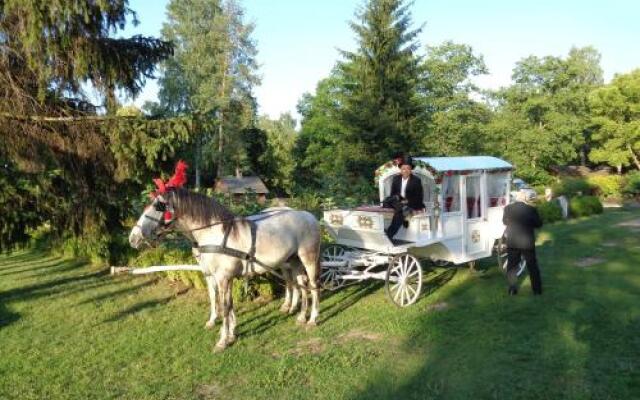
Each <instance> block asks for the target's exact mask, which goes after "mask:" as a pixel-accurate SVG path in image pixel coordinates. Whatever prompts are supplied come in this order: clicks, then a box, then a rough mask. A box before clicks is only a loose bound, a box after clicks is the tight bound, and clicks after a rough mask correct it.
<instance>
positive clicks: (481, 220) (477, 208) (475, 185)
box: [462, 175, 486, 255]
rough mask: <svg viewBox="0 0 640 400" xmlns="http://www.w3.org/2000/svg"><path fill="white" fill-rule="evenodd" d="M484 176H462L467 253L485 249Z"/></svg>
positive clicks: (465, 247) (465, 246)
mask: <svg viewBox="0 0 640 400" xmlns="http://www.w3.org/2000/svg"><path fill="white" fill-rule="evenodd" d="M483 181H484V177H483V176H481V175H467V176H465V177H464V183H465V184H464V186H463V189H464V191H465V192H464V193H463V199H465V200H466V201H465V200H463V202H462V206H463V207H464V211H463V215H464V217H465V218H464V221H465V222H464V228H463V229H464V249H465V253H466V254H467V255H470V254H474V253H479V252H483V251H485V243H486V238H485V237H484V235H485V234H486V226H485V225H486V221H485V220H486V218H485V213H486V207H485V204H484V198H485V196H484V186H485V185H484V184H483Z"/></svg>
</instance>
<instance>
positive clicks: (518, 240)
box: [502, 192, 542, 295]
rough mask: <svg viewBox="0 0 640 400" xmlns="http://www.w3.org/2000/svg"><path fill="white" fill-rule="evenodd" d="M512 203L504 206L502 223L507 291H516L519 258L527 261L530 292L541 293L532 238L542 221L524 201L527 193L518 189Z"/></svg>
mask: <svg viewBox="0 0 640 400" xmlns="http://www.w3.org/2000/svg"><path fill="white" fill-rule="evenodd" d="M516 200H517V201H516V202H515V203H512V204H509V205H508V206H506V207H505V208H504V214H503V216H502V223H504V224H505V225H506V226H507V231H506V233H505V235H506V237H507V279H508V280H509V294H510V295H515V294H517V293H518V287H517V281H518V276H517V269H518V268H517V266H518V264H519V263H520V257H524V259H525V261H526V262H527V270H528V271H529V279H530V280H531V289H532V290H533V294H535V295H539V294H542V281H541V279H540V270H539V269H538V260H537V259H536V240H535V236H534V229H536V228H540V227H541V226H542V220H541V219H540V215H539V214H538V210H536V209H535V208H534V207H532V206H530V205H528V204H527V203H526V201H527V200H528V199H527V196H526V193H524V192H518V194H517V196H516Z"/></svg>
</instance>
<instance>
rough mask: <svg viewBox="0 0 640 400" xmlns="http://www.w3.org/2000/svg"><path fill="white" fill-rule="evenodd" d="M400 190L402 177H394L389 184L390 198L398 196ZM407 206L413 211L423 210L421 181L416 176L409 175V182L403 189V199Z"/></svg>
mask: <svg viewBox="0 0 640 400" xmlns="http://www.w3.org/2000/svg"><path fill="white" fill-rule="evenodd" d="M401 189H402V175H396V176H394V177H393V181H392V182H391V196H394V195H398V196H400V191H401ZM404 198H405V199H406V200H407V205H408V206H409V207H410V208H412V209H414V210H421V209H423V208H424V196H423V192H422V181H421V180H420V178H418V177H417V176H415V175H413V174H411V175H409V182H407V187H406V188H405V197H404Z"/></svg>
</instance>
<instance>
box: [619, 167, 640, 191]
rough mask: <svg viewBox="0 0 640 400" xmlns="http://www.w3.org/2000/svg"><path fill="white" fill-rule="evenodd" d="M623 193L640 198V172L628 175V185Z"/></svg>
mask: <svg viewBox="0 0 640 400" xmlns="http://www.w3.org/2000/svg"><path fill="white" fill-rule="evenodd" d="M622 191H623V193H624V194H626V195H629V196H634V197H635V196H640V172H638V171H635V172H632V173H630V174H629V175H627V183H626V185H625V186H624V188H623V189H622Z"/></svg>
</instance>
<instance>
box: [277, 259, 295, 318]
mask: <svg viewBox="0 0 640 400" xmlns="http://www.w3.org/2000/svg"><path fill="white" fill-rule="evenodd" d="M282 277H283V278H284V283H285V288H284V303H282V306H280V312H281V313H287V312H289V308H290V307H291V298H292V290H294V288H293V285H292V284H291V281H292V280H293V276H292V273H291V269H290V268H288V266H287V265H284V266H283V267H282Z"/></svg>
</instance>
